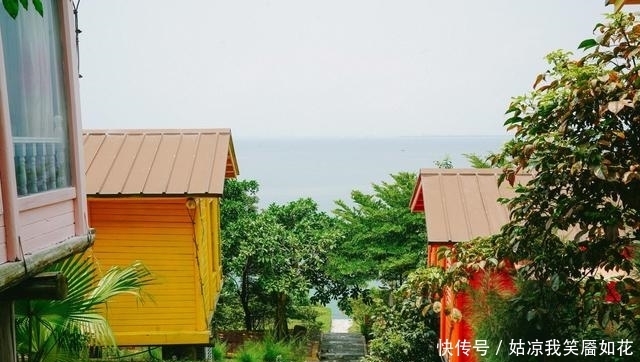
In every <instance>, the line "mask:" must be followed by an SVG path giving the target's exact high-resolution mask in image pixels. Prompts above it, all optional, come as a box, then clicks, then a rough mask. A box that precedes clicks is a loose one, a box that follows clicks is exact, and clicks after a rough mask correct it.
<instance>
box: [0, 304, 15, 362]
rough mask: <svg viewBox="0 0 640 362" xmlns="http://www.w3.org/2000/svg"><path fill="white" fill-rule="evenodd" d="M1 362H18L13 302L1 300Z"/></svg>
mask: <svg viewBox="0 0 640 362" xmlns="http://www.w3.org/2000/svg"><path fill="white" fill-rule="evenodd" d="M0 361H7V362H13V361H17V359H16V329H15V314H14V311H13V301H11V300H0Z"/></svg>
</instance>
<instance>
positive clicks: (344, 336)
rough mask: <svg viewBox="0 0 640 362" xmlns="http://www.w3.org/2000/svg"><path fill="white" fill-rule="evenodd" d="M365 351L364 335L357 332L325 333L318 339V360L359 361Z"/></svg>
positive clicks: (327, 361)
mask: <svg viewBox="0 0 640 362" xmlns="http://www.w3.org/2000/svg"><path fill="white" fill-rule="evenodd" d="M365 353H366V345H365V341H364V336H363V335H361V334H357V333H325V334H323V335H322V339H321V340H320V361H326V362H359V361H360V358H362V357H364V355H365Z"/></svg>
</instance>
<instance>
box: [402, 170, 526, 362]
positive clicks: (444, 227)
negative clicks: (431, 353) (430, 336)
mask: <svg viewBox="0 0 640 362" xmlns="http://www.w3.org/2000/svg"><path fill="white" fill-rule="evenodd" d="M501 173H502V171H501V170H498V169H440V168H436V169H421V170H420V174H419V177H418V182H417V183H416V186H415V189H414V193H413V196H412V198H411V205H410V207H411V211H413V212H423V213H424V214H425V219H426V225H427V240H428V241H427V265H429V266H440V267H443V268H446V267H448V266H449V264H450V263H451V262H452V261H451V260H441V259H440V260H439V259H438V256H437V251H438V249H439V248H441V247H452V246H453V245H455V244H456V243H459V242H465V241H469V240H472V239H474V238H477V237H483V236H490V235H493V234H496V233H498V232H499V231H500V228H501V227H502V226H503V225H504V224H506V223H507V221H508V220H509V212H508V210H507V208H506V206H505V205H503V204H502V203H499V202H498V198H503V197H504V198H510V197H513V196H514V194H515V192H514V188H513V187H511V186H509V183H508V182H504V183H502V184H501V185H500V186H498V177H499V176H500V174H501ZM530 179H531V175H526V174H525V175H518V176H517V179H516V184H517V183H522V184H525V183H526V182H528V181H529V180H530ZM495 278H500V279H501V280H496V281H497V282H501V283H504V282H505V280H502V279H504V276H500V275H498V276H496V277H495ZM507 283H508V281H507ZM472 286H473V282H472ZM465 299H466V296H465V295H462V294H459V295H453V294H452V293H450V292H447V291H445V293H444V296H443V300H442V304H443V305H444V306H453V307H455V308H457V309H459V310H462V311H464V310H465V309H466V304H467V302H466V300H465ZM445 310H446V308H442V311H441V316H440V317H441V318H440V340H441V341H442V342H445V341H446V342H448V343H451V346H452V347H453V348H454V351H452V352H453V353H451V356H449V361H457V362H468V361H475V358H474V357H473V354H472V353H470V354H469V356H467V355H465V354H464V353H459V352H457V351H455V346H456V344H457V343H458V342H459V341H465V340H466V341H467V342H469V343H471V344H473V342H474V341H473V334H472V332H471V327H470V325H469V324H468V323H467V321H466V319H465V317H464V312H463V317H462V320H460V322H456V323H453V322H452V319H451V318H450V316H449V315H447V314H446V313H445Z"/></svg>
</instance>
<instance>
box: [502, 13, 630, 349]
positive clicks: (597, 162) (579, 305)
mask: <svg viewBox="0 0 640 362" xmlns="http://www.w3.org/2000/svg"><path fill="white" fill-rule="evenodd" d="M608 21H609V22H608V23H607V24H598V25H596V27H595V33H596V35H597V38H595V39H588V40H585V41H583V42H582V43H581V45H580V47H581V48H583V49H584V50H585V54H584V55H583V56H582V57H581V58H579V59H575V60H572V59H571V55H570V54H569V53H566V52H562V51H556V52H553V53H551V54H550V55H549V56H548V57H547V59H548V61H549V63H550V66H551V69H550V70H548V71H547V72H545V73H544V74H541V75H539V76H538V77H537V79H536V81H535V84H534V91H532V92H531V93H529V94H527V95H524V96H520V97H516V98H515V99H514V100H513V102H512V103H511V105H510V107H509V110H508V112H507V113H508V114H509V115H510V118H509V119H508V120H507V121H506V122H505V125H506V126H508V127H509V129H511V130H514V131H515V136H514V138H513V139H512V140H511V141H509V142H507V144H506V145H505V148H504V151H503V152H501V153H500V154H497V155H494V156H493V162H494V164H501V163H503V162H508V163H509V164H508V166H506V167H505V173H504V175H503V178H504V179H506V180H507V181H508V182H509V183H511V184H514V182H515V175H516V174H517V173H518V172H521V171H526V172H532V173H534V174H535V178H534V179H533V180H532V181H530V182H529V183H528V184H527V185H520V186H518V187H517V191H518V194H517V195H516V196H515V197H514V198H513V199H511V200H510V201H509V202H508V206H509V208H510V209H511V220H510V222H509V223H508V224H507V225H506V226H505V227H504V228H503V229H502V232H501V233H500V234H499V235H497V236H496V237H495V238H494V243H495V247H496V249H497V251H498V255H499V256H500V258H504V259H508V260H511V261H512V262H514V263H516V264H518V265H521V266H522V267H520V268H519V269H517V274H518V275H517V279H518V280H520V281H522V283H523V284H524V285H521V289H522V290H526V293H524V292H522V293H520V294H519V295H518V296H517V297H515V298H514V299H513V301H512V303H513V304H512V307H513V308H514V309H513V310H515V311H518V313H516V314H519V316H518V317H517V318H518V320H520V321H522V322H524V323H528V324H529V325H532V326H535V328H536V329H537V332H536V333H537V336H541V337H542V338H544V337H549V336H554V337H553V338H557V337H562V338H565V337H566V338H571V337H581V336H580V334H581V333H584V331H587V330H593V329H594V328H595V329H596V330H597V331H600V332H602V333H604V332H606V331H610V330H614V329H617V330H618V331H620V333H622V335H623V336H625V337H626V338H631V339H632V340H636V341H637V340H639V339H640V334H639V333H640V328H639V321H640V317H639V316H638V301H637V299H635V302H634V299H633V298H634V297H636V298H637V295H638V292H639V290H638V280H637V279H635V278H634V277H633V276H632V275H634V273H636V274H635V275H636V278H637V272H638V269H637V266H634V264H633V260H632V257H631V255H633V252H634V249H637V247H638V237H639V236H640V173H639V172H640V127H639V126H640V124H639V123H638V120H639V119H640V107H638V105H639V99H640V74H639V73H638V64H639V63H638V60H640V59H639V58H638V54H639V53H640V23H638V21H637V20H636V19H635V17H634V15H632V14H623V13H616V14H613V15H609V16H608ZM602 271H605V272H613V273H616V274H618V275H619V276H618V277H617V278H616V279H617V281H618V283H617V286H616V287H615V289H614V290H611V284H610V283H608V282H607V281H606V280H605V279H604V278H603V277H601V276H600V274H601V272H602ZM600 332H594V333H600ZM582 337H583V336H582Z"/></svg>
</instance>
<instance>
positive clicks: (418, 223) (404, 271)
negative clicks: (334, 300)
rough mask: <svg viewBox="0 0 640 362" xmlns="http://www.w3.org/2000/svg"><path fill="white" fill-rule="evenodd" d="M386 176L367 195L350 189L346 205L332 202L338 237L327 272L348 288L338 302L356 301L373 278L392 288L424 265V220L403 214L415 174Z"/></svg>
mask: <svg viewBox="0 0 640 362" xmlns="http://www.w3.org/2000/svg"><path fill="white" fill-rule="evenodd" d="M391 178H392V179H393V182H381V183H379V184H373V192H372V193H371V194H367V193H364V192H362V191H359V190H354V191H352V192H351V203H350V204H348V203H347V202H345V201H342V200H339V201H336V205H337V206H338V208H337V209H336V210H335V211H334V213H335V215H336V216H337V218H338V220H339V226H340V227H341V229H342V233H343V235H344V237H343V239H341V242H340V243H339V245H337V247H336V248H335V249H334V250H333V251H332V253H331V258H330V259H329V264H328V271H329V273H330V274H331V275H332V276H333V278H334V280H340V281H341V282H342V283H343V284H344V285H346V286H348V288H345V289H344V290H343V293H344V295H343V298H348V297H356V296H357V294H358V293H359V292H361V288H363V287H365V286H366V284H367V283H368V282H370V281H373V280H379V281H381V282H382V283H384V284H386V285H387V286H392V287H394V288H397V287H399V286H400V285H401V284H402V283H403V281H404V280H405V278H406V277H407V275H408V274H409V272H411V271H413V270H414V269H415V268H416V267H417V266H418V265H421V264H423V263H424V261H425V253H426V230H425V226H424V217H423V216H422V215H419V214H414V213H411V211H410V210H409V203H410V201H411V196H412V194H413V189H414V186H415V183H416V181H417V178H416V175H415V174H413V173H408V172H401V173H398V174H394V175H391ZM354 290H355V291H356V293H353V291H354ZM342 306H344V303H343V304H342Z"/></svg>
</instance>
